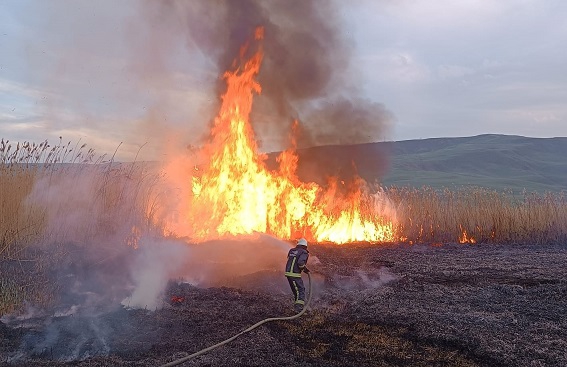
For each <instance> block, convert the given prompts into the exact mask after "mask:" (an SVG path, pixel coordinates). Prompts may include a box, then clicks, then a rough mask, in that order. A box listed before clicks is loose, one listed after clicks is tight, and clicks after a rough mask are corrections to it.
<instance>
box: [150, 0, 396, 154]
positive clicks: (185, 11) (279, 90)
mask: <svg viewBox="0 0 567 367" xmlns="http://www.w3.org/2000/svg"><path fill="white" fill-rule="evenodd" d="M144 9H145V12H146V14H147V15H148V19H151V20H152V21H159V22H160V23H161V22H168V24H177V25H178V26H179V27H180V28H179V30H180V32H181V33H182V34H184V35H185V38H186V44H187V46H188V47H189V49H191V50H192V49H195V48H197V49H198V50H200V51H201V52H202V53H203V54H204V55H206V57H208V58H209V60H210V61H211V62H213V63H214V64H215V66H216V69H217V70H218V72H219V73H222V72H224V71H225V70H229V69H231V68H234V66H235V60H237V57H238V56H237V55H239V54H242V50H243V49H242V45H246V44H247V43H248V42H249V40H250V38H251V35H252V34H253V32H254V29H255V28H256V27H258V26H263V27H264V29H265V40H264V44H263V50H264V60H263V65H262V69H261V71H260V75H259V82H260V84H261V86H262V95H261V97H259V98H257V103H256V104H255V108H254V111H253V116H252V118H253V124H254V126H255V128H256V130H257V132H258V133H259V134H261V135H264V136H265V135H269V137H268V139H272V142H274V141H275V142H276V144H277V145H279V147H280V148H282V147H286V145H287V144H288V143H289V142H288V141H287V140H286V137H287V136H288V134H289V126H290V123H291V121H292V120H294V119H298V120H299V121H300V122H301V123H302V124H301V126H302V127H303V130H304V131H303V132H302V133H301V134H300V137H299V141H298V144H299V147H308V146H314V145H328V144H358V143H367V142H374V141H378V140H379V139H380V138H381V137H383V134H384V133H385V128H386V127H387V126H386V125H387V124H388V123H389V122H390V121H391V118H392V117H391V115H390V113H389V112H388V111H387V110H386V109H385V108H384V107H383V106H382V105H380V104H378V103H373V102H368V101H366V100H364V99H363V98H362V97H361V93H360V91H359V90H358V88H357V87H356V86H355V82H356V79H355V78H353V77H352V75H354V73H353V72H352V71H351V70H350V69H349V67H350V61H351V60H350V55H351V51H352V41H351V40H348V39H346V38H345V37H344V35H343V34H344V32H342V26H343V23H344V22H343V20H342V19H341V17H340V9H339V7H338V4H337V3H335V2H333V1H326V0H315V1H302V0H290V1H260V0H234V1H232V0H215V1H201V2H186V1H179V0H171V1H167V2H154V1H148V2H146V3H145V7H144ZM156 14H158V16H156ZM236 65H237V64H236ZM349 75H350V76H351V77H349ZM223 90H224V83H223V81H222V80H220V79H219V81H218V84H217V95H220V94H221V93H222V92H223ZM274 139H275V140H274Z"/></svg>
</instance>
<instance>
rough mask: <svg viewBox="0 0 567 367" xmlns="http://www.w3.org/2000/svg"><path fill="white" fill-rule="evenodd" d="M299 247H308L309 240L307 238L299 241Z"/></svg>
mask: <svg viewBox="0 0 567 367" xmlns="http://www.w3.org/2000/svg"><path fill="white" fill-rule="evenodd" d="M297 246H305V247H307V240H306V239H305V238H301V239H300V240H299V241H297Z"/></svg>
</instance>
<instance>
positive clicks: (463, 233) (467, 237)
mask: <svg viewBox="0 0 567 367" xmlns="http://www.w3.org/2000/svg"><path fill="white" fill-rule="evenodd" d="M459 227H460V228H461V235H460V236H459V243H473V244H474V243H476V240H475V239H474V238H473V237H472V236H470V235H468V234H467V231H466V230H465V229H463V227H462V226H461V225H459Z"/></svg>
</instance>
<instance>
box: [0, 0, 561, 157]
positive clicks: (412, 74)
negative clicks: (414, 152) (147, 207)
mask: <svg viewBox="0 0 567 367" xmlns="http://www.w3.org/2000/svg"><path fill="white" fill-rule="evenodd" d="M142 3H143V1H141V0H124V1H111V0H101V1H86V0H76V1H72V0H53V1H42V0H0V138H2V139H4V140H10V141H11V142H16V141H33V142H41V141H44V140H48V141H50V142H53V143H57V142H58V141H59V139H60V137H61V138H62V141H72V142H77V141H80V142H81V143H86V144H88V146H89V147H94V148H95V149H96V150H97V152H99V153H101V154H102V153H110V154H111V153H112V152H113V151H115V150H116V149H117V147H119V152H118V156H120V157H121V158H123V159H133V157H135V155H136V154H137V152H138V151H139V149H140V148H141V147H142V146H143V148H142V156H143V158H144V159H158V160H159V159H163V158H166V156H167V155H168V154H170V149H169V148H172V147H177V148H178V147H187V146H190V145H199V144H201V142H202V139H203V137H204V136H206V133H207V132H208V126H209V123H210V121H211V119H213V118H214V116H215V112H216V110H215V109H216V106H217V104H216V103H217V101H218V90H217V86H218V81H219V77H220V75H222V72H223V70H218V68H217V66H216V64H215V63H214V62H213V61H211V56H210V55H208V54H207V49H203V48H198V47H195V45H194V44H191V42H190V41H188V40H187V38H184V37H180V36H179V35H178V28H176V27H177V26H178V25H177V26H174V24H172V23H173V22H172V21H171V20H170V19H169V18H168V19H169V20H168V19H162V18H160V17H161V16H162V14H160V13H159V12H158V13H152V14H148V12H147V11H145V10H144V9H143V7H142V6H140V4H142ZM336 4H337V6H336V9H337V12H338V14H339V15H340V18H341V19H340V25H337V29H338V32H340V36H341V39H343V40H344V42H345V43H346V45H347V46H348V47H347V48H348V50H349V53H350V55H349V58H350V59H349V62H348V67H346V68H344V69H341V70H337V73H339V74H340V77H341V78H342V79H343V80H345V81H346V82H345V90H346V89H352V88H353V86H355V88H356V89H357V93H358V96H359V97H361V98H363V99H364V100H366V101H371V102H372V103H374V104H376V105H380V106H381V107H383V108H384V109H385V110H387V111H388V112H389V115H388V116H389V117H388V119H387V121H385V123H384V124H381V125H380V128H379V131H376V132H372V133H369V134H368V136H371V137H372V140H373V141H391V140H395V141H398V140H408V139H424V138H430V137H456V136H473V135H479V134H486V133H492V134H510V135H522V136H529V137H555V136H567V103H566V102H567V72H566V71H567V70H566V68H567V47H565V45H567V22H565V19H567V2H565V1H562V0H498V1H492V0H435V1H430V0H427V1H426V0H376V1H371V0H357V1H356V0H355V1H348V2H336ZM203 16H205V14H203ZM150 18H151V19H150ZM189 26H190V25H189ZM194 32H198V30H197V31H194ZM196 36H197V35H196ZM266 39H268V37H266ZM213 51H214V49H213ZM235 56H236V55H235ZM321 99H324V95H323V96H320V97H319V99H318V101H314V102H313V103H321ZM263 113H266V112H265V111H264V112H263ZM266 118H267V119H269V118H272V117H270V116H267V117H266ZM299 118H300V119H303V120H305V121H304V122H305V124H307V125H308V124H309V123H310V121H309V118H310V115H309V114H307V115H305V116H299ZM342 118H345V117H344V116H343V117H342ZM275 133H277V134H281V132H280V131H277V132H274V131H272V134H275ZM258 138H259V140H260V142H261V145H262V148H263V149H264V150H275V149H281V148H282V147H281V146H278V142H279V140H278V139H277V137H274V136H271V135H270V131H269V130H268V131H262V132H258ZM353 142H354V143H356V142H360V143H363V142H368V141H353Z"/></svg>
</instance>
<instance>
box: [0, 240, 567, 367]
mask: <svg viewBox="0 0 567 367" xmlns="http://www.w3.org/2000/svg"><path fill="white" fill-rule="evenodd" d="M310 251H311V254H312V255H315V256H316V257H317V258H318V260H319V262H317V261H316V260H315V259H314V258H313V259H312V260H310V267H311V269H312V272H313V273H316V274H314V275H316V276H314V299H313V303H312V305H311V309H310V310H309V311H308V313H307V314H306V315H304V316H303V317H302V318H300V319H298V320H294V321H289V322H274V323H270V324H267V325H265V326H262V327H260V328H258V329H256V330H254V331H252V332H250V333H248V334H245V335H244V336H242V337H240V338H238V339H237V340H235V341H234V342H232V343H231V344H228V345H226V346H223V347H220V348H218V349H216V350H214V351H212V352H209V353H208V354H206V355H204V356H201V357H198V358H196V359H194V360H191V361H189V362H187V363H186V364H184V365H186V366H226V365H231V366H275V365H286V366H408V365H411V366H565V365H567V282H566V281H565V279H566V276H567V269H566V267H565V264H566V263H567V247H566V246H526V245H521V246H520V245H518V246H497V245H444V246H426V245H418V246H406V245H399V246H368V245H356V246H349V247H346V246H343V247H337V246H323V245H319V246H312V247H311V248H310ZM243 284H246V286H245V287H243V286H242V285H243ZM274 284H275V285H274ZM282 284H283V285H284V286H281V285H282ZM285 286H286V284H285V279H281V274H279V273H270V272H259V273H256V274H252V275H248V276H246V278H245V281H244V280H243V279H234V284H229V286H226V287H211V288H199V287H195V286H192V285H190V284H188V283H183V282H181V281H180V282H170V284H169V287H168V290H167V294H166V295H165V296H164V300H163V307H161V308H160V309H158V310H146V309H136V310H134V309H128V308H125V307H122V306H118V305H117V306H114V307H110V308H109V307H106V308H104V309H102V308H101V309H99V312H94V313H93V312H90V313H88V314H81V313H80V312H78V313H74V314H72V315H65V314H58V315H56V314H54V313H49V314H48V313H46V314H44V315H40V316H35V317H33V318H27V319H19V320H15V319H9V318H4V319H3V320H4V322H3V323H0V341H1V343H0V365H2V366H28V365H37V366H109V365H115V366H157V365H160V364H163V363H166V362H170V361H172V360H174V359H176V358H180V357H183V356H185V355H187V354H191V353H193V352H196V351H199V350H201V349H203V348H206V347H208V346H210V345H212V344H215V343H217V342H220V341H222V340H224V339H227V338H229V337H231V336H232V335H234V334H236V333H238V332H240V331H241V330H243V329H245V328H246V327H248V326H250V325H251V324H253V323H255V322H257V321H259V320H262V319H264V318H268V317H276V316H290V315H292V314H293V311H292V304H291V303H292V302H291V300H290V295H289V294H288V293H290V292H289V291H288V290H287V289H286V288H285ZM237 287H239V288H237ZM91 311H92V309H91Z"/></svg>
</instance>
